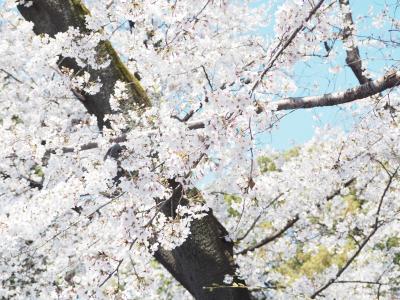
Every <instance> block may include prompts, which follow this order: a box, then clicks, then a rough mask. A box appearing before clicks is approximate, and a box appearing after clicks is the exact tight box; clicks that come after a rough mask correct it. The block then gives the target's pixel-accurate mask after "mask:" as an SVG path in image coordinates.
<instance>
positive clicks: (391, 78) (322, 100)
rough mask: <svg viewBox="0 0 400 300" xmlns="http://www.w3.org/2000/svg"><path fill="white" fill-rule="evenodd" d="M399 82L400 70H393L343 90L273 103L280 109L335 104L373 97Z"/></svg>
mask: <svg viewBox="0 0 400 300" xmlns="http://www.w3.org/2000/svg"><path fill="white" fill-rule="evenodd" d="M399 84H400V72H396V71H394V70H392V71H389V72H387V73H386V74H385V75H384V76H383V77H381V78H379V79H376V80H374V81H368V82H366V83H364V84H361V85H359V86H356V87H353V88H350V89H348V90H345V91H343V92H337V93H331V94H325V95H322V96H310V97H291V98H287V99H282V100H279V101H276V102H272V103H274V104H276V105H277V110H278V111H279V110H290V109H299V108H313V107H321V106H333V105H339V104H344V103H349V102H352V101H355V100H360V99H364V98H367V97H371V96H374V95H376V94H379V93H381V92H383V91H385V90H387V89H390V88H393V87H396V86H398V85H399Z"/></svg>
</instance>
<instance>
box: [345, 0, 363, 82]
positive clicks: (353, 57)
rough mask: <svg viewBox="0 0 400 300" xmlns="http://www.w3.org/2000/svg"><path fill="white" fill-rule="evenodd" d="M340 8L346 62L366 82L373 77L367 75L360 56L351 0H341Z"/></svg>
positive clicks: (358, 77)
mask: <svg viewBox="0 0 400 300" xmlns="http://www.w3.org/2000/svg"><path fill="white" fill-rule="evenodd" d="M339 3H340V9H341V11H342V14H343V24H344V28H343V35H342V39H343V42H344V44H345V45H346V47H347V49H346V63H347V65H348V66H349V67H350V68H351V70H352V71H353V73H354V75H355V76H356V77H357V79H358V81H359V82H360V83H361V84H364V83H366V82H368V81H370V80H371V79H370V78H368V77H367V76H365V75H364V74H363V73H364V72H365V68H364V67H363V66H362V61H361V57H360V50H359V49H358V47H357V45H356V43H355V41H354V26H355V25H354V22H353V16H352V13H351V10H350V5H349V0H339Z"/></svg>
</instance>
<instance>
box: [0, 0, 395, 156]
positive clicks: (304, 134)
mask: <svg viewBox="0 0 400 300" xmlns="http://www.w3.org/2000/svg"><path fill="white" fill-rule="evenodd" d="M3 2H4V0H0V5H1V4H2V3H3ZM263 2H264V1H259V2H258V3H260V4H261V3H263ZM282 3H284V0H278V1H277V5H280V4H282ZM394 3H396V0H350V4H351V8H352V11H353V18H354V20H355V23H356V24H357V29H358V34H360V35H365V36H368V35H371V34H375V35H380V36H381V33H382V31H383V30H386V32H387V29H389V28H387V26H386V25H385V26H386V27H385V26H384V27H383V29H381V30H377V29H374V28H373V27H372V26H371V23H372V21H373V20H371V19H369V18H363V19H362V20H358V21H357V19H358V18H359V17H360V16H365V15H367V12H368V10H369V9H373V11H374V12H375V13H379V12H380V11H381V10H382V8H383V7H384V4H388V5H389V6H390V5H393V4H394ZM389 12H390V11H389ZM390 13H391V14H392V15H393V13H394V12H390ZM399 15H400V13H399V14H398V16H397V17H399ZM272 32H273V31H272V28H271V27H269V28H267V29H265V34H266V35H269V36H270V35H271V33H272ZM397 39H398V40H399V42H400V36H399V37H397ZM321 42H323V41H321ZM337 47H338V49H339V48H340V47H341V45H340V43H337ZM360 52H361V57H362V58H363V59H366V60H368V69H369V70H370V71H373V72H376V73H377V74H382V68H383V67H384V66H385V64H387V61H385V60H382V57H383V55H384V53H382V52H381V51H376V50H373V49H371V48H369V49H366V48H360ZM399 59H400V57H399ZM334 64H335V65H340V66H341V67H343V69H344V72H341V73H339V74H330V73H329V72H328V68H329V67H331V66H332V65H329V64H324V63H322V61H321V60H319V59H311V60H309V61H308V62H307V63H301V62H300V63H298V64H297V65H296V67H295V73H296V75H297V76H296V78H298V82H297V83H298V86H299V89H298V91H297V92H296V94H294V95H292V96H309V95H315V94H323V93H329V92H333V91H339V90H343V89H346V88H349V87H352V86H354V85H357V84H358V83H357V81H356V79H355V77H354V75H353V74H352V72H351V71H350V70H349V68H347V67H346V64H345V53H344V50H342V51H340V53H339V55H338V56H337V59H336V60H335V62H334ZM314 82H317V83H318V84H319V85H320V88H319V90H318V91H315V92H313V93H310V92H309V91H308V89H306V88H302V87H309V86H310V85H312V84H313V83H314ZM352 124H353V120H352V119H351V117H350V116H349V114H347V113H344V112H343V110H341V109H340V108H339V107H329V108H315V109H309V110H298V111H295V112H292V113H290V114H289V115H288V116H286V117H285V118H283V119H282V120H281V121H280V122H279V127H278V128H277V129H275V130H273V131H272V132H271V133H268V134H264V135H262V136H259V138H258V142H259V143H260V144H261V145H265V146H267V145H269V146H271V147H272V148H275V149H278V150H284V149H288V148H291V147H293V146H294V145H301V144H302V143H304V142H306V141H307V140H309V139H310V138H311V137H312V136H313V133H314V131H315V128H316V127H322V126H326V125H330V126H337V127H340V128H342V129H344V130H348V129H349V128H351V126H352Z"/></svg>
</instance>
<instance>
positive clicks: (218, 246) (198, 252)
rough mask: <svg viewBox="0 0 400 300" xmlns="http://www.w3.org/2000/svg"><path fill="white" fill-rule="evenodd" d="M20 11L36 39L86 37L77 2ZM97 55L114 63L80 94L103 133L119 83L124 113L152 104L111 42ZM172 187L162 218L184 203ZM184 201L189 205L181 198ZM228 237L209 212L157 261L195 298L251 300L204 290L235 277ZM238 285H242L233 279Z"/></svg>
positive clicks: (49, 2)
mask: <svg viewBox="0 0 400 300" xmlns="http://www.w3.org/2000/svg"><path fill="white" fill-rule="evenodd" d="M18 10H19V11H20V13H21V15H22V16H23V17H24V18H25V19H26V20H28V21H32V22H33V23H34V28H33V30H34V32H35V33H36V34H43V33H46V34H49V35H50V36H54V35H55V34H56V33H58V32H64V31H66V30H67V29H68V27H70V26H73V27H77V28H79V29H80V30H81V31H82V32H87V33H88V30H87V29H86V27H85V15H86V14H88V13H89V12H88V11H87V9H86V8H85V7H84V6H83V5H82V3H81V2H80V1H79V0H35V1H34V2H33V5H32V6H31V7H24V6H21V5H19V6H18ZM97 53H98V56H99V57H104V56H107V55H108V56H109V57H110V58H111V59H112V61H111V64H110V65H109V66H108V67H107V68H104V69H101V70H94V69H91V68H87V69H86V71H87V72H89V73H90V75H91V77H92V78H94V79H96V78H97V77H99V78H100V80H101V82H102V84H103V86H102V88H101V91H100V92H99V93H98V94H96V95H86V94H83V95H82V96H83V98H84V99H80V101H81V102H82V103H83V105H84V106H85V107H86V109H87V111H88V112H89V113H91V114H93V115H95V116H96V117H97V119H98V124H99V127H100V128H102V127H103V126H104V125H105V126H107V124H105V123H104V121H103V118H104V115H105V114H109V113H112V111H111V108H110V103H109V98H110V95H111V94H112V93H113V89H114V85H115V82H116V81H117V80H121V81H124V82H127V83H129V85H128V86H129V87H130V90H129V94H130V101H129V104H128V105H132V106H130V107H126V108H125V109H127V108H132V107H135V108H136V109H140V107H143V106H149V105H150V101H149V99H148V97H147V95H146V93H145V92H144V90H143V88H142V87H141V86H140V83H139V82H138V81H137V79H136V78H134V76H132V75H131V74H130V73H129V71H128V70H127V69H126V67H125V66H124V65H123V64H122V62H121V60H120V58H119V57H118V55H117V53H116V52H115V50H114V49H113V48H112V46H111V44H110V43H109V42H104V43H102V44H99V46H98V48H97ZM60 66H61V67H62V66H64V67H68V68H70V69H73V70H74V71H75V72H79V71H80V69H79V68H78V66H77V64H76V62H75V61H74V60H73V59H71V58H61V59H60ZM80 96H81V95H79V98H81V97H80ZM135 105H136V106H135ZM170 184H171V188H172V189H173V190H174V193H173V196H172V197H171V199H169V201H167V202H166V204H165V205H164V207H163V212H164V213H165V214H166V215H171V212H172V214H173V213H174V208H176V205H177V203H178V202H179V201H180V202H181V201H182V196H183V193H184V191H183V190H182V189H181V188H180V187H179V184H178V183H176V182H175V181H174V180H171V182H170ZM183 201H188V200H187V199H183ZM171 206H172V209H171ZM226 234H227V232H226V230H225V228H224V227H223V226H222V225H221V224H220V223H219V222H218V220H217V219H216V218H215V217H214V215H213V213H212V212H211V211H210V212H208V214H207V216H206V217H204V218H202V219H200V220H195V221H194V222H192V225H191V235H190V236H189V238H188V239H187V240H186V241H185V242H184V244H183V245H181V246H180V247H178V248H176V249H174V250H172V251H165V250H159V251H158V252H157V253H156V254H155V258H156V259H157V260H158V261H159V262H160V263H161V264H162V265H163V266H164V267H165V268H166V269H167V270H168V271H169V272H170V273H171V274H172V275H173V276H174V277H175V278H176V279H177V280H178V281H179V282H180V283H181V284H182V285H183V286H184V287H185V288H186V289H187V290H188V291H189V292H190V293H191V294H192V295H193V296H194V297H195V298H196V299H224V300H230V299H231V300H239V299H240V300H246V299H250V294H249V292H248V290H247V289H243V288H215V289H212V290H209V289H205V287H211V286H213V285H220V286H223V285H224V284H223V278H224V275H225V274H231V275H234V274H235V270H236V265H235V262H234V258H233V244H232V243H228V242H226V241H225V239H224V236H225V235H226ZM237 282H240V281H238V280H237ZM241 283H243V282H241Z"/></svg>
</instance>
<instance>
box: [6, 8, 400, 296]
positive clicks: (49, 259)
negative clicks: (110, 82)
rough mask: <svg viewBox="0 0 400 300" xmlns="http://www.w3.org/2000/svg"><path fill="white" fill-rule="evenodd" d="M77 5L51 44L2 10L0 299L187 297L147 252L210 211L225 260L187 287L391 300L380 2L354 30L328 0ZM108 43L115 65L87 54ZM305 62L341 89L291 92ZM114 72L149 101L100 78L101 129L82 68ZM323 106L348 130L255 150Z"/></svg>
mask: <svg viewBox="0 0 400 300" xmlns="http://www.w3.org/2000/svg"><path fill="white" fill-rule="evenodd" d="M16 2H18V3H16ZM42 2H43V1H42ZM49 2H51V1H49ZM66 2H70V3H71V5H76V3H77V2H79V1H72V0H71V1H66ZM84 2H85V5H86V6H87V8H88V10H89V11H90V13H87V14H86V15H85V16H84V18H85V28H77V27H73V26H71V27H69V28H68V30H67V31H65V32H58V33H56V34H55V35H48V34H35V33H34V31H33V28H34V26H35V25H34V22H29V20H25V19H24V18H23V16H21V14H20V13H19V12H18V10H17V4H18V5H25V6H27V8H29V7H31V6H32V5H33V6H34V5H35V0H33V1H13V0H6V1H4V2H3V3H2V4H0V5H1V7H0V36H1V39H0V137H1V142H2V143H1V144H2V147H1V149H0V180H1V183H0V236H1V243H0V299H12V298H16V299H28V298H29V299H30V298H32V299H88V298H95V299H111V298H112V299H139V298H142V297H143V296H144V295H145V296H146V299H172V298H173V299H190V298H191V297H192V296H191V294H190V293H189V292H190V291H187V290H186V289H185V288H183V287H182V286H181V285H180V284H179V283H178V282H177V281H175V279H174V278H173V276H172V275H171V274H170V273H169V272H168V271H167V270H166V269H164V268H163V267H162V266H161V265H160V264H159V263H158V262H157V261H156V260H155V258H154V255H155V253H156V252H157V251H159V250H160V249H164V250H165V251H172V250H173V249H175V248H177V247H180V246H181V245H182V244H183V243H185V240H187V239H189V238H190V236H191V234H192V232H191V224H192V223H193V222H195V221H196V220H200V219H202V218H205V216H206V215H207V214H210V213H211V212H212V214H213V216H215V217H216V219H218V220H219V222H220V223H221V224H222V225H223V226H224V228H225V229H226V234H225V235H223V236H219V238H221V239H222V240H223V241H224V243H227V244H232V245H233V251H234V255H233V258H234V259H235V263H236V264H237V266H238V267H237V269H236V274H226V275H225V274H224V275H225V276H224V277H225V280H224V281H223V282H219V283H218V282H216V283H215V284H213V285H211V286H208V287H207V286H206V287H203V288H204V289H207V288H208V289H210V290H211V291H212V290H213V289H222V288H224V289H244V288H247V289H248V290H249V291H251V293H252V294H253V295H254V296H255V297H256V298H260V299H305V298H307V297H311V298H318V297H322V296H324V297H325V298H324V299H347V298H348V297H349V295H352V299H377V298H378V299H379V298H381V299H397V298H400V288H399V287H400V218H399V216H400V197H399V192H400V191H399V189H400V181H399V174H398V173H399V172H398V171H399V167H400V140H399V137H400V127H399V126H400V115H399V105H400V102H399V101H400V98H399V93H398V89H396V86H397V84H398V83H399V80H400V71H399V68H398V59H399V57H398V53H399V52H397V57H396V51H398V49H396V47H398V46H399V43H400V39H399V37H400V34H399V31H400V22H399V21H398V19H397V20H396V16H395V15H394V14H395V11H396V4H393V3H392V4H390V3H388V4H387V5H385V6H383V7H382V9H383V10H382V11H380V10H378V9H373V7H372V8H371V9H370V10H369V12H368V15H366V16H362V17H360V18H357V19H355V18H354V17H353V18H352V16H351V5H349V3H348V1H346V0H340V1H337V0H331V1H328V0H326V1H316V0H314V1H303V0H286V1H276V2H274V1H268V2H267V1H266V3H267V4H266V5H260V3H257V2H256V3H252V2H251V1H247V0H246V1H227V0H212V1H211V0H208V1H207V0H204V1H191V0H179V1H153V0H151V1H150V0H140V1H123V0H121V1H112V0H93V1H92V0H88V1H84ZM354 2H356V1H354ZM392 2H393V1H392ZM0 3H1V2H0ZM397 5H398V2H397ZM397 9H398V7H397ZM364 19H367V20H369V21H368V22H369V26H370V28H373V30H374V31H376V32H379V35H376V36H374V35H372V33H371V34H370V32H368V34H370V35H365V34H364V35H363V33H362V32H361V28H360V29H357V28H356V26H357V24H358V22H360V23H361V22H362V21H363V20H364ZM266 28H269V29H266ZM388 28H390V29H389V30H388ZM378 37H379V38H378ZM396 37H397V39H396ZM106 41H110V42H111V44H112V45H113V47H114V48H115V49H116V51H117V52H118V54H116V52H110V51H109V52H107V53H108V55H106V56H100V55H99V47H100V46H99V45H105V46H104V47H111V44H109V43H108V42H106ZM359 48H363V49H364V51H365V52H366V53H369V52H368V51H372V52H373V53H374V55H376V57H378V58H377V59H382V60H384V63H382V65H380V66H379V67H377V68H374V69H372V68H371V69H370V68H369V67H368V64H367V62H368V60H366V59H362V57H361V59H360V50H359ZM107 51H108V50H107ZM372 52H371V53H372ZM110 53H113V55H119V59H118V61H117V62H116V60H115V59H112V57H111V56H110ZM363 53H364V52H363ZM377 53H378V54H377ZM379 53H380V54H381V55H382V56H381V57H379V56H378V55H379ZM354 57H355V58H356V59H354ZM71 58H73V59H74V60H75V61H76V64H77V66H78V67H79V71H78V72H76V71H74V70H73V69H70V68H67V67H65V66H63V65H62V61H63V60H65V59H71ZM396 59H397V60H396ZM317 60H318V61H319V62H320V63H323V64H325V65H329V66H331V67H330V69H329V70H330V72H331V73H330V74H331V75H330V76H336V73H339V74H340V73H341V72H344V67H345V66H346V64H347V67H349V70H352V72H354V74H350V75H352V76H354V75H355V76H356V77H355V78H357V80H358V82H357V83H356V84H355V85H354V88H353V89H351V90H337V89H336V90H335V89H334V88H332V87H330V88H331V89H330V90H329V92H332V94H326V95H322V94H321V95H316V94H315V91H319V89H318V87H313V88H312V87H311V86H313V85H315V84H318V83H319V82H320V78H318V76H316V77H315V78H309V79H308V80H309V82H308V85H309V91H311V92H310V93H309V94H308V95H304V96H307V97H304V98H300V97H298V98H293V99H289V97H290V96H293V95H298V93H296V90H297V89H303V88H304V86H299V85H298V82H300V81H299V78H298V74H297V73H296V65H298V64H301V63H305V62H309V63H310V64H311V63H314V62H316V61H317ZM116 63H118V64H121V65H120V66H118V67H119V68H120V69H121V70H122V69H123V70H125V71H126V72H128V70H129V72H130V73H131V74H133V75H130V76H132V80H134V83H133V81H132V84H135V85H137V87H138V90H139V91H140V93H143V95H144V94H146V96H144V97H145V98H146V99H148V100H146V101H147V102H146V101H144V102H143V103H141V104H137V103H136V104H135V103H133V102H130V98H131V94H130V93H131V90H130V86H129V85H130V84H131V83H130V82H124V81H123V80H117V81H116V83H115V84H114V86H113V93H112V95H111V97H110V98H109V103H110V107H111V111H110V112H111V113H109V114H107V115H106V116H105V117H104V120H101V121H99V119H98V118H96V116H95V115H94V114H90V113H88V110H87V107H86V106H85V105H86V104H85V96H88V95H89V96H90V95H92V96H96V94H98V93H99V91H101V89H102V87H104V85H105V84H106V82H102V80H101V78H100V77H94V76H91V74H94V73H95V71H96V70H101V69H104V68H107V66H109V65H110V64H116ZM383 64H384V66H383ZM125 66H126V67H125ZM347 67H346V68H347ZM93 70H94V71H93ZM92 71H93V72H92ZM91 72H92V73H91ZM127 76H128V75H127ZM327 76H328V75H327ZM133 77H135V79H133ZM302 82H303V83H304V81H302ZM140 86H141V87H142V88H143V89H142V88H140ZM303 90H305V89H303ZM140 93H139V94H140ZM310 95H313V96H310ZM315 95H316V96H315ZM355 100H357V101H356V102H353V101H355ZM150 102H151V105H150V104H149V103H150ZM346 102H351V103H349V104H344V103H346ZM307 103H308V104H307ZM82 104H83V105H82ZM335 104H341V108H342V110H343V111H345V115H346V116H348V118H353V120H355V121H354V122H353V125H352V128H351V130H348V131H343V130H341V129H338V128H330V127H323V128H319V129H318V130H317V131H316V132H315V136H314V137H313V138H312V139H311V140H310V141H309V142H307V143H306V144H304V145H302V146H301V147H295V148H291V149H289V150H288V151H286V152H279V151H274V150H271V149H272V148H270V147H268V148H266V147H265V142H264V143H260V140H261V139H263V136H264V138H265V133H268V132H270V131H271V130H273V129H274V127H275V126H277V125H278V126H279V120H280V119H282V118H284V117H285V116H286V114H287V113H288V111H289V112H290V110H291V109H298V108H302V107H314V106H324V105H335ZM85 107H86V108H85ZM89 112H90V110H89ZM293 130H294V131H295V130H296V128H293ZM260 144H262V145H264V146H260ZM177 190H181V191H182V193H181V196H180V198H181V199H179V201H178V202H177V204H176V207H174V208H173V209H174V210H175V209H176V210H175V211H173V212H172V213H171V214H169V215H168V214H166V213H164V212H162V209H161V207H162V206H163V205H164V203H165V202H166V201H167V200H168V199H169V198H170V197H171V196H173V194H174V193H175V192H176V191H177ZM171 207H172V206H171ZM181 283H182V282H181Z"/></svg>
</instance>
